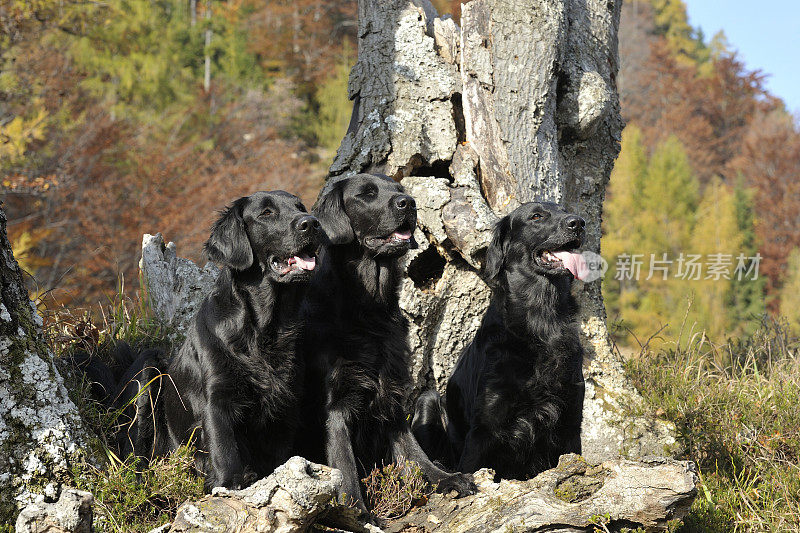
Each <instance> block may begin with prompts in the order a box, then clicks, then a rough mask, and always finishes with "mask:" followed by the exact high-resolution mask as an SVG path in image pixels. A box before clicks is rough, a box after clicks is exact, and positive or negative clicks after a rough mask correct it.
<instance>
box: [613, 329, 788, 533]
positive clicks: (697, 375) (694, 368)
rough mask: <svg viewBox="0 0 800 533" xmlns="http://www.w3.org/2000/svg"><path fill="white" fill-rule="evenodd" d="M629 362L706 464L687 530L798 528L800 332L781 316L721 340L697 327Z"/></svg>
mask: <svg viewBox="0 0 800 533" xmlns="http://www.w3.org/2000/svg"><path fill="white" fill-rule="evenodd" d="M628 371H629V373H630V375H631V377H632V378H633V379H634V382H635V383H636V385H637V387H638V388H639V390H640V391H641V392H642V394H643V396H644V397H645V400H646V401H647V409H649V410H650V411H651V412H652V413H653V414H656V413H658V414H661V415H663V416H665V417H666V418H667V419H669V420H672V421H673V422H674V423H675V424H676V426H677V429H678V437H679V440H680V442H681V443H682V444H683V445H684V446H685V449H686V452H685V457H686V458H687V459H692V460H694V461H696V462H697V464H698V466H699V468H700V473H701V488H700V495H699V496H698V498H697V501H696V502H695V504H694V506H693V508H692V513H691V515H690V516H689V517H688V518H687V520H685V524H684V526H683V528H682V529H681V531H703V532H723V531H724V532H728V531H800V341H798V339H797V338H794V337H792V335H791V334H790V333H789V331H788V330H787V329H786V327H785V326H784V325H783V324H781V323H779V322H775V321H772V320H769V319H768V320H765V322H764V323H763V324H762V326H761V328H760V329H759V330H758V331H757V332H756V333H755V334H754V335H753V336H752V337H750V338H747V339H741V340H734V341H730V342H728V343H725V344H721V345H718V344H715V343H713V342H711V341H710V340H708V339H707V338H705V336H704V335H702V334H697V335H694V336H692V337H690V338H689V340H688V341H686V342H685V343H684V344H678V343H673V346H671V347H668V348H664V349H661V350H660V351H658V352H655V353H653V352H645V353H642V354H641V355H640V356H639V357H637V358H635V359H632V360H631V361H629V363H628Z"/></svg>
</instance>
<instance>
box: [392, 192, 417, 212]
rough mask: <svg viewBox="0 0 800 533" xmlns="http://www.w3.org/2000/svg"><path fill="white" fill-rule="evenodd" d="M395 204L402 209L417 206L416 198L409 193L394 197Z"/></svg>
mask: <svg viewBox="0 0 800 533" xmlns="http://www.w3.org/2000/svg"><path fill="white" fill-rule="evenodd" d="M394 205H395V207H397V209H399V210H400V211H405V210H406V209H410V208H413V207H416V203H415V202H414V199H413V198H411V197H410V196H409V195H407V194H401V195H399V196H396V197H395V199H394Z"/></svg>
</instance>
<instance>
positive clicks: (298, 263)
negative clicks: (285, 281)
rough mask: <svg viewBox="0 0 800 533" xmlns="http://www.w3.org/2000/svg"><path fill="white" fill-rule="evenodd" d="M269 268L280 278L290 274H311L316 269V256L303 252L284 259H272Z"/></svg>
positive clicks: (312, 253)
mask: <svg viewBox="0 0 800 533" xmlns="http://www.w3.org/2000/svg"><path fill="white" fill-rule="evenodd" d="M271 266H272V270H274V271H275V272H277V273H278V274H280V275H281V276H285V275H287V274H290V273H292V272H311V271H312V270H314V269H315V268H316V267H317V256H316V253H314V252H313V251H310V250H304V251H301V252H299V253H297V254H296V255H292V256H289V257H286V258H284V259H281V258H279V257H273V258H272V261H271Z"/></svg>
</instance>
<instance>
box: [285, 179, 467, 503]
mask: <svg viewBox="0 0 800 533" xmlns="http://www.w3.org/2000/svg"><path fill="white" fill-rule="evenodd" d="M314 214H315V215H316V216H317V217H318V218H319V221H320V222H321V223H322V227H323V229H324V230H325V232H326V234H327V236H328V238H329V240H330V243H329V244H328V245H326V246H325V247H324V248H323V252H322V256H321V267H320V269H319V271H318V272H316V273H315V275H314V277H313V279H312V283H311V289H310V290H309V292H308V297H307V299H306V304H305V308H304V313H303V315H304V320H305V330H304V340H303V343H302V346H303V348H302V351H303V353H304V356H305V360H306V382H305V383H306V385H305V390H306V394H305V401H304V405H303V409H302V412H303V416H304V424H303V427H302V430H301V431H300V432H299V433H298V440H297V442H298V448H297V450H298V453H300V454H301V455H303V456H305V457H307V458H309V459H311V460H313V461H318V462H326V463H327V464H329V465H330V466H332V467H335V468H338V469H340V470H341V471H342V474H343V476H344V484H343V488H342V493H343V494H344V495H345V496H346V497H348V498H350V499H352V500H353V502H354V503H355V504H356V505H357V506H358V507H359V508H360V509H361V510H362V511H364V510H366V508H365V505H364V502H363V498H362V496H361V488H360V485H359V478H360V477H363V476H365V475H366V474H368V473H369V471H370V470H371V469H372V468H373V467H374V466H375V465H380V464H382V463H384V462H389V461H402V460H404V459H407V460H411V461H415V462H416V463H417V464H419V466H420V467H421V469H422V472H423V474H424V475H425V477H426V478H427V479H428V480H429V481H430V482H432V483H436V484H438V489H439V490H440V491H443V492H449V491H450V490H456V491H458V493H459V494H466V493H469V492H471V491H472V490H474V488H473V484H472V482H471V480H470V479H469V478H468V477H465V476H463V475H461V474H450V473H448V472H445V471H443V470H441V469H440V468H437V467H436V466H434V465H433V464H432V463H431V461H430V460H429V459H428V457H427V456H426V455H425V453H424V452H423V451H422V449H421V448H420V446H419V444H417V441H416V439H415V438H414V436H413V435H412V433H411V431H410V428H409V426H408V422H407V419H406V413H405V409H404V405H405V401H406V394H407V391H408V389H409V387H410V382H411V379H410V374H409V364H408V356H409V352H410V349H409V346H408V342H407V333H408V324H407V322H406V320H405V318H404V317H403V315H402V314H401V312H400V307H399V305H398V289H399V282H400V275H401V271H400V268H399V265H398V261H399V258H400V257H401V256H403V255H404V254H405V253H406V251H407V250H408V249H409V248H410V247H412V246H415V243H414V242H413V237H412V236H411V234H412V232H413V230H414V227H415V224H416V218H417V214H416V205H415V203H414V200H413V198H411V197H410V196H408V195H407V194H405V193H404V191H403V188H402V187H401V186H400V185H399V184H398V183H396V182H394V181H393V180H391V179H389V178H388V177H386V176H380V175H370V174H358V175H356V176H353V177H350V178H345V179H341V180H339V181H337V182H335V183H334V184H333V185H331V186H329V190H328V191H326V192H325V193H324V194H323V195H322V197H321V198H320V200H319V201H318V203H317V206H316V207H315V209H314Z"/></svg>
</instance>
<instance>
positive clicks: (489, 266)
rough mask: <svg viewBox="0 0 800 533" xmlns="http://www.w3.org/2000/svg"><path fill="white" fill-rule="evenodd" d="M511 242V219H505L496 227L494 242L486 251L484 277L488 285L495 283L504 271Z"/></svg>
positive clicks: (493, 235)
mask: <svg viewBox="0 0 800 533" xmlns="http://www.w3.org/2000/svg"><path fill="white" fill-rule="evenodd" d="M510 240H511V217H503V218H501V219H500V221H499V222H498V223H497V224H496V225H495V227H494V232H493V233H492V242H491V243H490V244H489V248H487V250H486V259H485V260H484V261H483V277H484V280H486V282H487V283H493V282H495V281H496V280H497V276H498V275H499V274H500V271H501V270H502V269H503V265H504V264H505V262H506V253H507V252H508V245H509V242H510Z"/></svg>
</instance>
